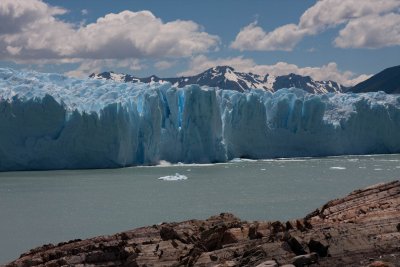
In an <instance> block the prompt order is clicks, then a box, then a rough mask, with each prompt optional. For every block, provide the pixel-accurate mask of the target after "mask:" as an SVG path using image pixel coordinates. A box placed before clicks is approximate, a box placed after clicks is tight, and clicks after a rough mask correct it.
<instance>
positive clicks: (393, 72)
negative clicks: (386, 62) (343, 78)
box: [349, 66, 400, 94]
mask: <svg viewBox="0 0 400 267" xmlns="http://www.w3.org/2000/svg"><path fill="white" fill-rule="evenodd" d="M377 91H384V92H385V93H387V94H400V66H395V67H391V68H387V69H385V70H383V71H381V72H379V73H378V74H376V75H374V76H372V77H371V78H369V79H367V80H365V81H363V82H361V83H359V84H357V85H356V86H354V87H352V88H350V89H349V92H353V93H366V92H377Z"/></svg>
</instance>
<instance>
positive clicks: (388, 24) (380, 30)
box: [231, 0, 400, 51]
mask: <svg viewBox="0 0 400 267" xmlns="http://www.w3.org/2000/svg"><path fill="white" fill-rule="evenodd" d="M399 13H400V1H399V0H361V1H360V0H320V1H317V3H316V4H315V5H313V6H312V7H310V8H309V9H307V10H306V11H305V12H304V13H303V14H302V16H301V17H300V19H299V22H298V24H286V25H283V26H281V27H278V28H276V29H274V30H272V31H270V32H265V31H264V30H263V29H262V28H261V27H260V26H258V25H257V22H254V23H251V24H249V25H248V26H246V27H244V28H243V29H241V31H240V32H239V33H238V34H237V36H236V39H235V40H234V41H233V42H232V43H231V48H234V49H238V50H240V51H244V50H258V51H273V50H283V51H290V50H293V48H294V47H295V46H296V45H297V44H298V43H299V42H300V41H301V40H302V39H303V38H305V37H306V36H311V35H316V34H319V33H322V32H324V31H326V30H327V29H330V28H334V27H337V26H339V25H345V26H344V28H343V29H342V30H341V31H340V32H339V36H337V37H336V38H335V40H334V41H333V43H334V45H335V46H336V47H340V48H381V47H388V46H395V45H400V29H399V20H400V14H399Z"/></svg>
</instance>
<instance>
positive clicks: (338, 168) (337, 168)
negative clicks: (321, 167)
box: [329, 167, 346, 170]
mask: <svg viewBox="0 0 400 267" xmlns="http://www.w3.org/2000/svg"><path fill="white" fill-rule="evenodd" d="M329 169H331V170H345V169H346V167H330V168H329Z"/></svg>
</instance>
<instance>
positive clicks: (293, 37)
mask: <svg viewBox="0 0 400 267" xmlns="http://www.w3.org/2000/svg"><path fill="white" fill-rule="evenodd" d="M399 62H400V1H399V0H319V1H315V0H301V1H299V0H279V1H278V0H276V1H272V0H251V1H250V0H201V1H194V0H140V1H139V0H113V1H110V0H84V1H82V0H68V1H66V0H64V1H61V0H1V1H0V67H11V68H15V69H33V70H36V71H41V72H58V73H63V74H65V75H68V76H75V77H87V76H88V75H89V74H91V73H93V72H101V71H109V70H112V71H115V72H123V73H130V74H133V75H135V76H138V77H145V76H150V75H152V74H156V75H157V76H160V77H175V76H183V75H193V74H197V73H200V72H202V71H204V70H206V69H207V68H210V67H213V66H216V65H229V66H232V67H234V68H235V69H236V70H237V71H243V72H253V73H257V74H260V75H265V74H267V73H269V74H273V75H285V74H289V73H296V74H300V75H309V76H311V77H312V78H314V79H316V80H334V81H337V82H339V83H342V84H344V85H347V86H351V85H354V84H356V83H358V82H360V81H362V80H365V79H367V78H368V77H370V75H372V74H375V73H377V72H379V71H381V70H383V69H384V68H387V67H391V66H395V65H399Z"/></svg>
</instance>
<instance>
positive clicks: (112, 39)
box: [0, 0, 220, 62]
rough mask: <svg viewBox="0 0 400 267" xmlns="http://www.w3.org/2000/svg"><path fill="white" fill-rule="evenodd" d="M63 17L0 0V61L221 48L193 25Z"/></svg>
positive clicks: (131, 15)
mask: <svg viewBox="0 0 400 267" xmlns="http://www.w3.org/2000/svg"><path fill="white" fill-rule="evenodd" d="M66 12H68V11H67V10H65V9H63V8H60V7H52V6H49V5H47V4H46V3H44V2H42V1H40V0H1V1H0V60H13V61H16V62H18V61H20V62H40V61H41V62H49V61H51V60H53V61H54V62H74V61H77V60H78V61H79V60H82V59H93V60H99V59H126V58H134V59H141V58H170V57H172V58H174V57H189V56H192V55H195V54H198V53H204V52H207V51H209V50H212V49H215V48H216V47H217V46H218V45H219V42H220V40H219V37H218V36H215V35H211V34H208V33H206V32H205V31H204V30H203V29H202V27H201V26H200V25H198V24H196V23H195V22H193V21H184V20H175V21H171V22H163V21H162V20H161V19H160V18H157V17H156V16H154V15H153V14H152V13H151V12H150V11H139V12H132V11H123V12H120V13H118V14H113V13H110V14H107V15H105V16H104V17H101V18H99V19H98V20H97V21H96V22H94V23H91V24H87V25H75V24H72V23H68V22H65V21H62V20H60V19H59V18H58V16H59V15H62V14H65V13H66Z"/></svg>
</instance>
